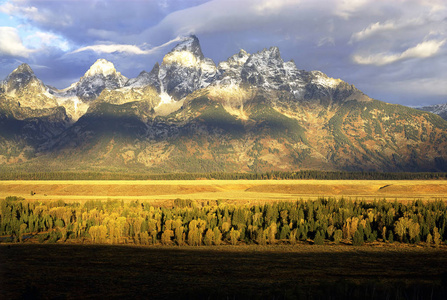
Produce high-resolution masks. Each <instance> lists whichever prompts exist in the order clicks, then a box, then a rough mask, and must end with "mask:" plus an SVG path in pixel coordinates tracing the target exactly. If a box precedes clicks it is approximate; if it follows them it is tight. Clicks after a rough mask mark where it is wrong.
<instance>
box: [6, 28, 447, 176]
mask: <svg viewBox="0 0 447 300" xmlns="http://www.w3.org/2000/svg"><path fill="white" fill-rule="evenodd" d="M22 68H23V71H24V72H25V73H27V72H28V70H27V68H26V66H23V67H22ZM28 68H29V66H28ZM31 71H32V70H31ZM28 73H29V72H28ZM7 79H8V78H7ZM36 79H37V78H36ZM33 80H34V79H33ZM37 80H38V79H37ZM7 81H8V80H5V81H4V82H3V83H2V90H1V91H2V92H1V93H0V129H2V128H3V129H4V130H0V141H1V142H2V144H1V145H2V146H1V147H0V162H1V163H2V164H3V165H4V166H11V167H13V168H34V167H36V166H39V165H40V166H42V165H44V166H46V167H48V168H50V169H51V170H59V169H64V168H67V169H71V170H77V169H82V170H98V169H103V170H111V169H122V170H144V171H147V172H156V173H157V172H158V173H163V172H236V171H237V172H239V171H243V172H265V171H272V170H279V171H290V170H306V169H317V170H329V171H335V170H348V171H396V170H400V171H445V170H447V163H446V159H447V150H446V149H447V147H446V146H447V122H446V121H444V120H442V119H441V118H439V117H437V116H435V115H433V114H431V113H426V112H422V111H419V110H415V109H411V108H407V107H403V106H399V105H392V104H387V103H384V102H381V101H378V100H374V99H371V98H369V97H368V96H367V95H365V94H364V93H363V92H361V91H360V90H358V89H357V88H356V87H355V86H353V85H351V84H348V83H346V82H344V81H342V80H340V79H334V78H330V77H328V76H327V75H325V74H324V73H322V72H320V71H304V70H299V69H298V68H297V67H296V65H295V63H294V62H293V61H289V62H284V61H283V59H282V58H281V55H280V51H279V49H278V48H277V47H271V48H269V49H263V50H261V51H259V52H257V53H253V54H249V53H247V52H246V51H244V50H241V51H239V53H236V54H235V55H233V56H231V57H229V58H228V59H227V60H226V61H223V62H220V63H218V64H217V65H216V64H215V63H214V62H213V61H212V60H211V59H209V58H206V57H205V56H204V55H203V53H202V50H201V47H200V43H199V40H198V38H197V37H195V36H190V37H187V38H185V39H184V40H183V41H182V42H180V43H179V44H178V45H176V46H175V47H174V48H173V49H172V50H171V51H170V52H169V53H167V54H166V55H165V57H164V58H163V61H162V63H161V64H158V63H157V64H155V65H154V67H153V68H152V70H151V71H150V72H149V73H148V72H146V71H142V72H141V73H140V74H139V75H138V76H137V77H136V78H131V79H127V78H126V77H124V76H123V75H121V74H120V73H119V72H118V71H116V69H115V67H114V66H113V63H111V62H108V61H106V60H102V59H99V60H98V61H97V62H95V64H93V65H92V67H91V68H90V69H89V70H87V72H86V73H85V74H84V76H83V77H81V79H80V81H78V82H77V83H74V84H72V85H71V86H70V87H68V88H66V89H64V90H56V89H54V88H51V87H48V86H45V85H43V83H42V86H40V89H39V91H41V93H40V94H44V95H47V96H46V97H47V98H45V101H47V103H49V104H48V107H44V106H39V105H38V101H37V100H35V99H38V98H39V97H40V96H39V95H40V94H39V93H37V92H36V91H35V90H32V89H30V91H27V88H28V86H27V85H25V86H24V87H23V88H20V89H19V90H23V91H26V92H27V93H25V94H26V95H28V96H27V99H26V100H27V101H34V100H35V101H34V102H35V103H36V105H35V106H34V107H33V108H25V107H23V106H19V105H18V103H17V102H22V101H24V100H23V99H22V98H20V99H18V98H17V97H16V96H15V95H11V94H8V93H6V92H5V88H4V86H5V82H7ZM36 82H37V81H36ZM6 85H7V83H6ZM43 90H45V91H43ZM25 94H23V93H22V94H20V95H25ZM21 97H22V96H21ZM33 99H34V100H33ZM39 99H40V98H39ZM39 101H40V100H39ZM8 130H9V131H10V133H9V134H7V133H5V132H8ZM24 149H26V150H24ZM25 152H26V153H27V155H25V154H24V153H25ZM19 161H21V162H19Z"/></svg>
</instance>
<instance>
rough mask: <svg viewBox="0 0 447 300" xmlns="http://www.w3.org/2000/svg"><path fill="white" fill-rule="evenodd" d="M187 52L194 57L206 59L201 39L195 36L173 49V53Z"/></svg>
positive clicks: (187, 38)
mask: <svg viewBox="0 0 447 300" xmlns="http://www.w3.org/2000/svg"><path fill="white" fill-rule="evenodd" d="M182 51H187V52H191V53H192V54H194V56H196V57H199V58H200V59H204V58H205V56H204V55H203V53H202V48H201V47H200V43H199V39H198V38H197V37H196V36H195V35H190V36H189V37H186V38H185V39H184V40H183V41H182V42H181V43H180V44H178V45H177V46H175V47H174V48H173V49H172V52H182Z"/></svg>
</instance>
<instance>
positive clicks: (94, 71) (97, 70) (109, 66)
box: [84, 58, 116, 77]
mask: <svg viewBox="0 0 447 300" xmlns="http://www.w3.org/2000/svg"><path fill="white" fill-rule="evenodd" d="M115 73H116V69H115V66H114V65H113V63H112V62H110V61H108V60H105V59H102V58H100V59H98V60H97V61H96V62H95V63H94V64H93V65H92V66H91V67H90V69H88V71H87V72H85V74H84V77H93V76H95V75H99V74H102V75H104V77H106V76H108V75H112V74H115Z"/></svg>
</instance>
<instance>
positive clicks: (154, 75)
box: [126, 63, 160, 93]
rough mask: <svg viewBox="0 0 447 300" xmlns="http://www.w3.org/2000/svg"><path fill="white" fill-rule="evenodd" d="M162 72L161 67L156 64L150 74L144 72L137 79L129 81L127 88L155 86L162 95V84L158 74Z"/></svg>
mask: <svg viewBox="0 0 447 300" xmlns="http://www.w3.org/2000/svg"><path fill="white" fill-rule="evenodd" d="M159 72H160V65H159V64H158V63H155V65H154V67H153V68H152V71H150V73H148V72H146V71H142V72H141V73H140V74H139V75H138V76H137V77H135V78H132V79H129V80H128V81H127V83H126V87H130V88H143V87H147V86H153V87H154V88H155V89H156V90H157V92H158V93H160V82H159V78H158V73H159Z"/></svg>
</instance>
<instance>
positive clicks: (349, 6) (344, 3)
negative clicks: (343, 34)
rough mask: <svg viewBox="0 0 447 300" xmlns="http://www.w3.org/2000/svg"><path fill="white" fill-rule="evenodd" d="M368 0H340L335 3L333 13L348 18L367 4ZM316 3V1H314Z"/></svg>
mask: <svg viewBox="0 0 447 300" xmlns="http://www.w3.org/2000/svg"><path fill="white" fill-rule="evenodd" d="M369 2H370V1H369V0H340V1H336V4H335V15H337V16H339V17H341V18H343V19H345V20H348V19H349V18H350V17H351V16H352V15H353V14H354V13H355V12H356V11H357V10H359V9H360V8H362V7H364V6H365V5H367V4H368V3H369ZM316 3H318V2H316Z"/></svg>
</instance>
